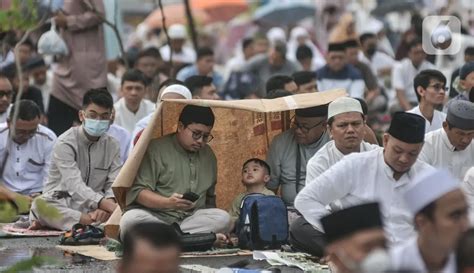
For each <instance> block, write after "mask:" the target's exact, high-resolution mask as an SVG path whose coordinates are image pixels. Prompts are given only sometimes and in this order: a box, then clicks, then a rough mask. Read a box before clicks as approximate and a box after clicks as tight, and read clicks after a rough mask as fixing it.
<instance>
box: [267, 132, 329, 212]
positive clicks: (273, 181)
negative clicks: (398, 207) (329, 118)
mask: <svg viewBox="0 0 474 273" xmlns="http://www.w3.org/2000/svg"><path fill="white" fill-rule="evenodd" d="M328 141H329V134H328V133H327V132H324V133H323V134H322V135H321V137H320V138H319V139H318V140H317V141H316V142H315V143H313V144H309V145H298V143H297V142H296V138H295V132H294V129H290V130H287V131H285V132H283V133H281V134H280V135H278V136H276V137H275V138H274V139H273V141H272V144H271V145H270V149H269V150H268V154H267V163H268V165H270V170H271V175H270V176H271V178H270V182H268V184H267V188H269V189H271V190H276V189H278V187H279V186H281V194H282V199H283V201H284V202H285V204H286V205H287V206H293V201H294V200H295V197H296V186H297V185H296V156H297V153H296V151H297V149H298V146H299V153H300V156H301V157H300V158H301V169H300V182H299V185H298V187H299V189H302V188H303V187H304V183H305V180H306V165H307V162H308V160H309V159H310V158H311V157H312V156H313V155H314V154H315V153H316V152H317V151H319V149H320V148H321V147H323V145H324V144H326V143H327V142H328Z"/></svg>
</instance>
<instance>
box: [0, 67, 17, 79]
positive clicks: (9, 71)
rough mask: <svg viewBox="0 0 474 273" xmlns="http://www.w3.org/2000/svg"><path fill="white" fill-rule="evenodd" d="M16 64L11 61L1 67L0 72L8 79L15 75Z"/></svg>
mask: <svg viewBox="0 0 474 273" xmlns="http://www.w3.org/2000/svg"><path fill="white" fill-rule="evenodd" d="M16 72H17V71H16V64H15V63H11V64H9V65H6V66H5V67H3V68H2V74H3V75H4V76H5V77H6V78H7V79H9V80H10V81H11V80H13V79H14V78H15V77H16V74H17V73H16Z"/></svg>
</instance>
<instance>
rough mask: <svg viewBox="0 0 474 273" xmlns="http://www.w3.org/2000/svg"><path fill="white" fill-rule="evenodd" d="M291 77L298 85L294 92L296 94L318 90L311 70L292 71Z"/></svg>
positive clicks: (314, 75)
mask: <svg viewBox="0 0 474 273" xmlns="http://www.w3.org/2000/svg"><path fill="white" fill-rule="evenodd" d="M292 77H293V79H294V80H295V83H296V85H297V86H298V89H297V90H296V92H295V93H296V94H302V93H314V92H318V86H317V84H316V73H314V72H311V71H298V72H295V73H293V75H292Z"/></svg>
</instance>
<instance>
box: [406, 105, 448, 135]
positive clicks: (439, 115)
mask: <svg viewBox="0 0 474 273" xmlns="http://www.w3.org/2000/svg"><path fill="white" fill-rule="evenodd" d="M407 113H413V114H417V115H420V116H422V117H423V118H424V119H425V121H426V126H425V133H429V132H432V131H435V130H438V129H441V128H443V121H445V120H446V114H445V113H443V112H441V111H438V110H436V109H435V110H434V112H433V119H432V121H431V122H430V121H429V120H427V119H426V118H425V116H423V114H422V113H421V111H420V106H419V105H418V106H415V107H414V108H413V109H411V110H408V111H407Z"/></svg>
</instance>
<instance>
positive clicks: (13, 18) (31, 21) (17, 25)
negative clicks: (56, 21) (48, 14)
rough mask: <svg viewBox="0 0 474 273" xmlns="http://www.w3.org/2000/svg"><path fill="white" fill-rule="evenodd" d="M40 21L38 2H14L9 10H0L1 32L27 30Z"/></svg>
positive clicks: (24, 0)
mask: <svg viewBox="0 0 474 273" xmlns="http://www.w3.org/2000/svg"><path fill="white" fill-rule="evenodd" d="M38 21H39V16H38V0H12V1H11V5H10V7H9V8H7V9H2V10H0V32H5V31H10V30H27V29H29V28H32V27H34V26H35V25H36V24H37V23H38Z"/></svg>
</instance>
